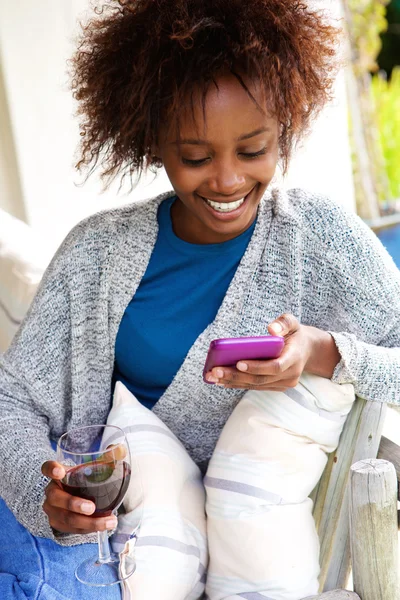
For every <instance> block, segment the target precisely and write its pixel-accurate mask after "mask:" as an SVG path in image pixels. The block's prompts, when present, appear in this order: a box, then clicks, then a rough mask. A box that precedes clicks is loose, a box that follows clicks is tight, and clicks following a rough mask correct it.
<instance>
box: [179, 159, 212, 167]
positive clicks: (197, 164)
mask: <svg viewBox="0 0 400 600" xmlns="http://www.w3.org/2000/svg"><path fill="white" fill-rule="evenodd" d="M207 160H208V158H199V159H197V160H191V159H190V158H183V157H182V162H183V164H184V165H188V166H189V167H200V166H201V165H203V164H204V163H205V162H206V161H207Z"/></svg>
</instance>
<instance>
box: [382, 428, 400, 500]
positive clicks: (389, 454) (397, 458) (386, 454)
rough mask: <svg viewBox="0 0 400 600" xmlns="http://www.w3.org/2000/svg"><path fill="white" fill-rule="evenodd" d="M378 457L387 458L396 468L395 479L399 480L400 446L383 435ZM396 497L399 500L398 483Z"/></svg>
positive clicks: (399, 489)
mask: <svg viewBox="0 0 400 600" xmlns="http://www.w3.org/2000/svg"><path fill="white" fill-rule="evenodd" d="M378 458H380V459H382V460H388V461H389V462H391V463H392V465H393V466H394V468H395V470H396V475H397V481H398V482H399V481H400V446H398V445H397V444H395V443H394V442H392V440H388V439H387V438H385V437H384V436H382V438H381V443H380V446H379V450H378ZM397 487H398V491H397V497H398V499H399V500H400V486H399V485H398V486H397Z"/></svg>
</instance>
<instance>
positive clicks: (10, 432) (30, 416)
mask: <svg viewBox="0 0 400 600" xmlns="http://www.w3.org/2000/svg"><path fill="white" fill-rule="evenodd" d="M71 237H73V236H71V234H70V236H69V237H68V238H67V240H66V241H65V242H64V243H63V245H62V246H61V248H60V249H59V251H58V252H57V254H56V255H55V257H54V258H53V260H52V262H51V264H50V265H49V267H48V269H47V271H46V273H45V275H44V277H43V279H42V282H41V284H40V287H39V289H38V292H37V294H36V296H35V298H34V300H33V302H32V304H31V307H30V309H29V311H28V313H27V315H26V317H25V319H24V321H23V323H22V325H21V327H20V328H19V330H18V332H17V334H16V336H15V337H14V340H13V342H12V344H11V346H10V348H9V349H8V350H7V352H6V353H5V354H3V355H0V495H1V497H2V498H3V499H4V500H5V502H6V503H7V505H8V506H9V508H10V509H11V510H12V511H13V513H14V514H15V516H16V518H17V519H18V520H19V521H20V523H21V524H22V525H24V526H25V527H26V528H27V529H28V530H29V531H30V532H31V533H32V534H34V535H36V536H41V537H47V538H52V539H56V540H57V541H58V542H59V543H61V544H65V545H73V544H81V543H83V542H86V541H92V540H91V539H89V537H90V536H76V535H60V537H57V538H56V537H55V535H54V532H53V531H52V529H51V527H50V526H49V522H48V519H47V516H46V514H45V513H44V512H43V509H42V503H43V499H44V489H45V487H46V485H47V483H48V480H47V479H46V478H45V477H44V476H43V475H42V474H41V465H42V463H43V462H44V461H46V460H52V459H54V458H55V453H54V452H53V450H52V448H51V445H50V431H51V415H52V414H54V413H55V412H57V414H60V415H63V416H64V420H65V422H66V421H67V418H68V414H70V412H71V407H70V389H69V388H70V385H71V384H70V381H71V379H70V376H69V374H70V357H71V341H70V290H69V287H68V283H67V281H66V277H65V269H66V266H67V263H66V261H67V257H68V255H69V252H70V249H71ZM69 268H71V265H69Z"/></svg>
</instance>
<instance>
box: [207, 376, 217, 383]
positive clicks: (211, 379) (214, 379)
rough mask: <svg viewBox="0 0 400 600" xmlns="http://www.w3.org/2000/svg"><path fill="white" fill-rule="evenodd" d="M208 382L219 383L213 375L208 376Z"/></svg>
mask: <svg viewBox="0 0 400 600" xmlns="http://www.w3.org/2000/svg"><path fill="white" fill-rule="evenodd" d="M207 381H209V382H210V383H217V381H218V379H217V378H216V377H214V376H213V375H207Z"/></svg>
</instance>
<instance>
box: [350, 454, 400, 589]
mask: <svg viewBox="0 0 400 600" xmlns="http://www.w3.org/2000/svg"><path fill="white" fill-rule="evenodd" d="M397 537H398V532H397V476H396V471H395V469H394V466H393V465H392V464H391V463H390V462H388V461H386V460H378V459H368V460H361V461H359V462H357V463H356V464H354V465H353V466H352V467H351V477H350V542H351V560H352V567H353V581H354V589H355V591H356V592H357V593H358V594H359V595H360V596H361V598H362V599H363V600H398V597H399V596H398V591H399V588H398V566H397V562H398V541H397Z"/></svg>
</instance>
